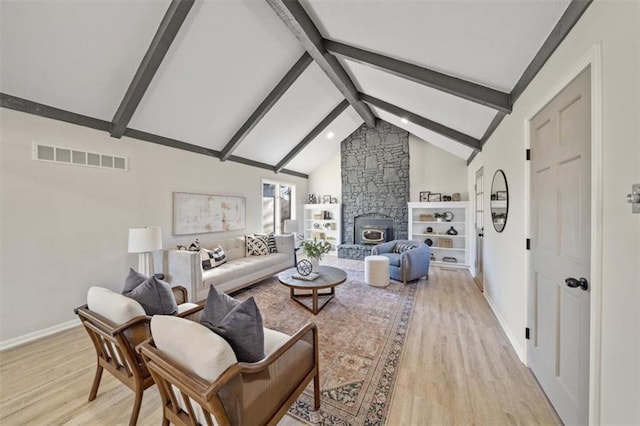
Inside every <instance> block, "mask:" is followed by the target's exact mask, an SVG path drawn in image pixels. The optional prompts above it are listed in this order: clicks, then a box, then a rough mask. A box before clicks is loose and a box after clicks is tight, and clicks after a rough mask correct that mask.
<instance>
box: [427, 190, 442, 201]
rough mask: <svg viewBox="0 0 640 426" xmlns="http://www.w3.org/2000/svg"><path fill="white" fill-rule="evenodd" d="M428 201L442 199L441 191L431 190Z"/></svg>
mask: <svg viewBox="0 0 640 426" xmlns="http://www.w3.org/2000/svg"><path fill="white" fill-rule="evenodd" d="M427 201H429V202H430V203H433V202H438V201H442V194H441V193H439V192H430V193H429V196H428V199H427Z"/></svg>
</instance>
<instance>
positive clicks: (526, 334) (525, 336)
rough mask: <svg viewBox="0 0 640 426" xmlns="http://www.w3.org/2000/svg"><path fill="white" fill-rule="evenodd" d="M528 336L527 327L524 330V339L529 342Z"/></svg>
mask: <svg viewBox="0 0 640 426" xmlns="http://www.w3.org/2000/svg"><path fill="white" fill-rule="evenodd" d="M529 334H530V333H529V327H527V328H525V329H524V338H525V339H527V340H529Z"/></svg>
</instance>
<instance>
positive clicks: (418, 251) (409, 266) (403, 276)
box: [371, 240, 431, 284]
mask: <svg viewBox="0 0 640 426" xmlns="http://www.w3.org/2000/svg"><path fill="white" fill-rule="evenodd" d="M399 244H404V245H411V246H414V247H415V248H410V249H408V250H405V251H403V252H402V253H396V251H398V250H394V249H395V248H396V245H399ZM371 254H373V255H378V256H385V257H388V258H389V275H390V276H391V279H394V280H396V281H402V282H403V283H405V284H406V283H407V281H413V280H417V279H420V277H426V279H429V264H430V263H431V259H430V258H431V249H430V248H429V246H428V245H426V244H424V243H419V242H417V241H409V240H395V241H389V242H386V243H382V244H378V245H377V246H375V247H373V249H372V250H371Z"/></svg>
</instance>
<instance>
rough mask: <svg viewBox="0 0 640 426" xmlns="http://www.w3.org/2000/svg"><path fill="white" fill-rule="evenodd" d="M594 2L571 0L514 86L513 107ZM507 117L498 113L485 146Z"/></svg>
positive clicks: (485, 135) (502, 113)
mask: <svg viewBox="0 0 640 426" xmlns="http://www.w3.org/2000/svg"><path fill="white" fill-rule="evenodd" d="M592 2H593V0H571V3H569V6H567V8H566V9H565V11H564V13H563V14H562V16H561V17H560V19H559V20H558V22H557V23H556V25H555V26H554V27H553V29H552V30H551V33H550V34H549V36H548V37H547V39H546V40H545V41H544V43H542V46H541V47H540V49H539V50H538V53H536V56H534V57H533V59H532V60H531V62H530V63H529V65H528V66H527V68H526V69H525V70H524V72H523V73H522V76H521V77H520V79H519V80H518V82H517V83H516V85H515V86H513V90H512V91H511V95H510V96H511V106H512V107H513V105H514V104H515V102H516V100H517V99H518V98H519V97H520V95H522V93H523V92H524V91H525V89H526V88H527V87H528V86H529V84H530V83H531V80H533V79H534V77H535V76H536V75H537V74H538V72H540V70H541V69H542V67H543V66H544V64H545V63H547V61H548V60H549V58H550V57H551V55H552V54H553V52H555V51H556V49H557V48H558V46H560V43H562V40H564V38H565V37H566V36H567V34H569V32H570V31H571V29H572V28H573V26H574V25H575V24H576V23H577V22H578V20H579V19H580V17H581V16H582V14H583V13H584V12H585V11H586V10H587V8H588V7H589V6H590V5H591V3H592ZM505 116H506V114H505V113H504V112H498V113H497V114H496V116H495V117H494V118H493V120H492V121H491V123H490V124H489V127H487V130H486V131H485V132H484V135H482V138H481V139H480V141H481V142H482V145H483V146H484V144H485V143H487V141H488V140H489V138H490V137H491V135H493V132H494V131H495V130H496V129H497V128H498V126H499V125H500V123H502V120H504V118H505ZM474 157H475V155H474V154H472V155H471V156H470V157H469V159H468V160H467V164H470V163H471V161H473V158H474Z"/></svg>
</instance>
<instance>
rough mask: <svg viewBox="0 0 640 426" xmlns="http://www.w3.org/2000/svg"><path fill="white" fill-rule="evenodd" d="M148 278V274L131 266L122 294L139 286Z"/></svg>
mask: <svg viewBox="0 0 640 426" xmlns="http://www.w3.org/2000/svg"><path fill="white" fill-rule="evenodd" d="M148 279H149V277H148V276H146V275H144V274H141V273H140V272H136V271H134V270H133V268H129V274H127V278H125V280H124V288H123V289H122V294H125V293H129V292H130V291H131V290H133V289H134V288H136V287H138V286H139V285H140V284H142V283H143V282H145V281H146V280H148Z"/></svg>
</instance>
